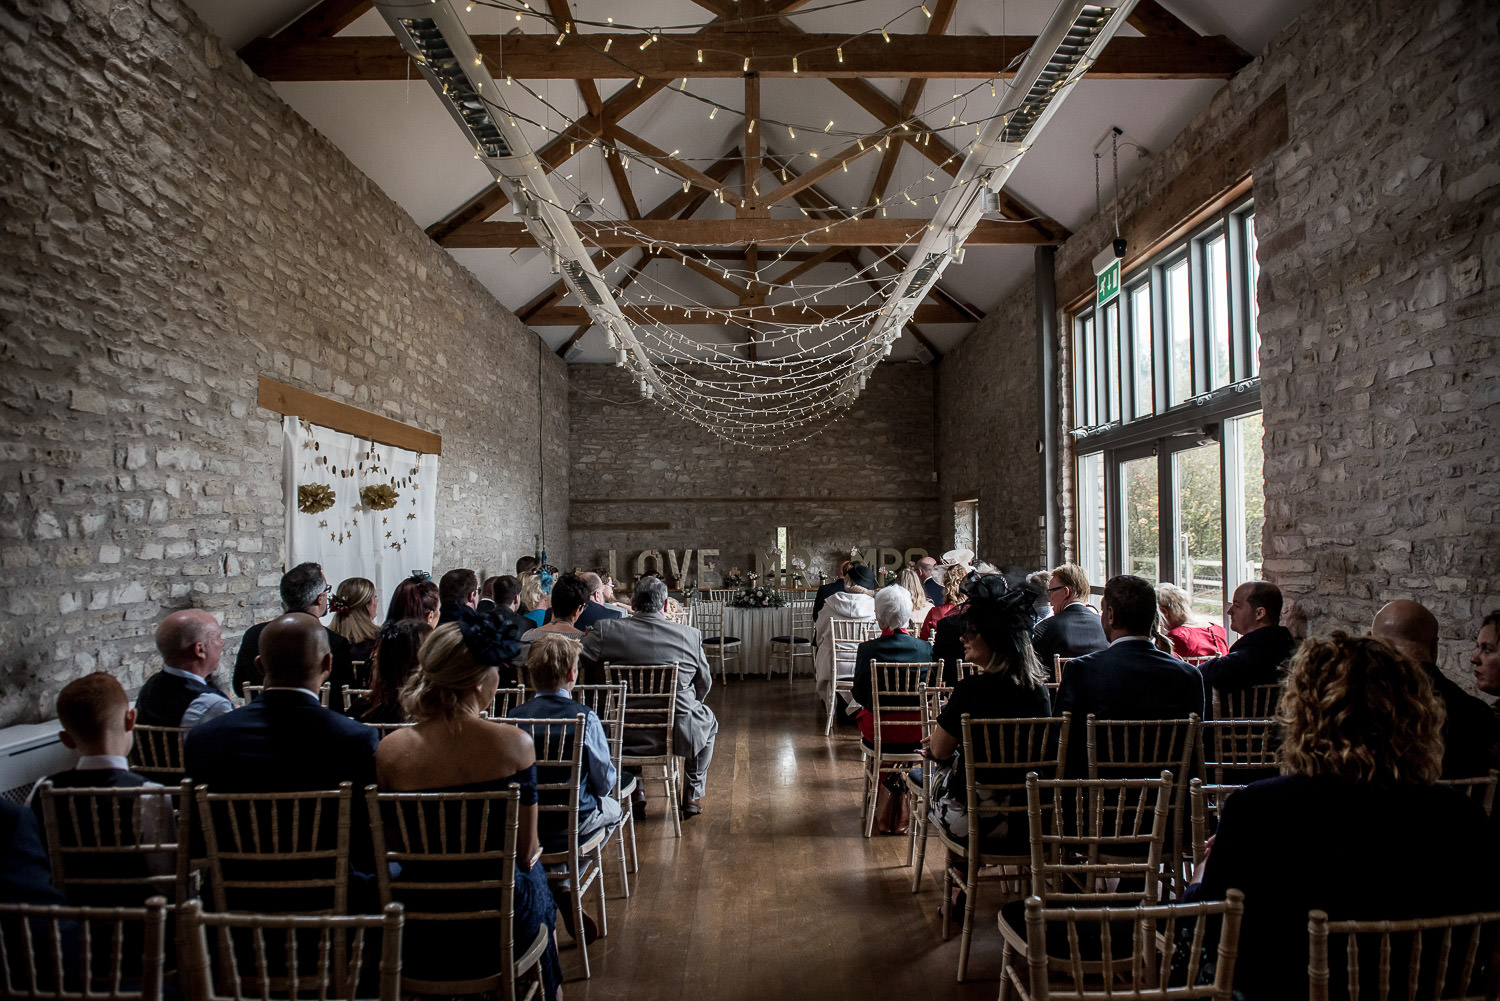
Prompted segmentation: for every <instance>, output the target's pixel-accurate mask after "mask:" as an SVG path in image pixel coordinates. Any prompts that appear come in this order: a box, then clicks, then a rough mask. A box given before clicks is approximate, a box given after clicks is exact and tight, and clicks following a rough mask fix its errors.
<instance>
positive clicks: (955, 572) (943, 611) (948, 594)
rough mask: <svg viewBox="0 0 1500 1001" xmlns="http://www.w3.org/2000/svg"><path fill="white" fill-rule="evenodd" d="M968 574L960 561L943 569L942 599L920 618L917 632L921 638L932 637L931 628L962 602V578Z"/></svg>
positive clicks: (927, 638)
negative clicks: (920, 629) (920, 628)
mask: <svg viewBox="0 0 1500 1001" xmlns="http://www.w3.org/2000/svg"><path fill="white" fill-rule="evenodd" d="M968 576H969V568H968V567H967V566H965V565H964V564H961V563H954V564H952V565H951V566H949V567H947V568H946V569H945V570H944V571H943V600H942V603H941V604H938V605H935V606H933V607H932V608H930V609H929V610H928V612H927V617H926V618H924V619H923V620H922V631H921V633H920V634H919V635H920V636H921V638H922V639H924V640H930V639H932V630H933V629H934V628H935V627H936V626H937V624H938V623H939V622H941V621H942V620H943V619H946V618H947V617H948V616H950V615H952V614H953V613H954V612H955V611H957V610H958V607H959V606H960V605H962V604H963V603H964V580H965V579H966V578H967V577H968Z"/></svg>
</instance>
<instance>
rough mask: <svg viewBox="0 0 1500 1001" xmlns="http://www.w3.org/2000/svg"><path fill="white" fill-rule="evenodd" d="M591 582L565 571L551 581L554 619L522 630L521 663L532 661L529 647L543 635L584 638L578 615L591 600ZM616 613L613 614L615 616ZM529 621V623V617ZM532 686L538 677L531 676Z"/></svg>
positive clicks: (580, 614) (575, 639) (518, 660)
mask: <svg viewBox="0 0 1500 1001" xmlns="http://www.w3.org/2000/svg"><path fill="white" fill-rule="evenodd" d="M588 595H589V585H588V582H587V581H586V580H585V579H584V578H583V577H581V576H579V575H578V574H570V573H565V574H563V575H562V576H561V577H559V578H557V583H555V584H553V585H552V595H551V608H552V621H551V622H548V623H547V624H546V625H545V626H533V627H532V628H530V629H528V630H526V632H524V633H522V634H521V653H520V654H519V656H518V657H517V658H516V659H517V662H518V663H524V664H530V663H531V661H530V656H529V654H528V652H527V651H528V649H529V648H530V646H531V644H533V643H535V642H536V641H537V640H538V639H540V638H541V637H543V636H560V637H564V638H566V639H570V640H574V641H577V640H581V639H583V630H582V629H579V628H578V620H579V617H580V616H582V615H583V610H584V606H585V605H586V604H587V603H588ZM612 617H613V616H612ZM527 624H528V625H529V624H530V622H529V620H528V623H527ZM530 684H531V685H532V687H535V686H536V679H534V678H533V679H531V681H530Z"/></svg>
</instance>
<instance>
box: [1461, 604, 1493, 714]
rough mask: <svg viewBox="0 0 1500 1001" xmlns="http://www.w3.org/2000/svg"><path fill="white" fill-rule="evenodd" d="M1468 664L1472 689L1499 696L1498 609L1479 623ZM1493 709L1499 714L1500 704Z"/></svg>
mask: <svg viewBox="0 0 1500 1001" xmlns="http://www.w3.org/2000/svg"><path fill="white" fill-rule="evenodd" d="M1469 663H1470V664H1472V665H1473V666H1474V687H1476V688H1478V689H1479V690H1480V691H1481V692H1483V693H1484V694H1486V695H1500V609H1496V610H1495V611H1493V612H1491V613H1489V614H1488V615H1486V616H1485V617H1484V619H1483V621H1481V622H1480V625H1479V635H1478V636H1477V637H1475V639H1474V652H1473V653H1471V654H1469ZM1495 709H1496V711H1497V712H1500V702H1497V703H1495Z"/></svg>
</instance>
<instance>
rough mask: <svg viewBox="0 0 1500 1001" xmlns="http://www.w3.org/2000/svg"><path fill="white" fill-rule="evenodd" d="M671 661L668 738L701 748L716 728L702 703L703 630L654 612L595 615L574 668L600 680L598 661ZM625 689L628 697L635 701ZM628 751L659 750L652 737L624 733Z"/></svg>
mask: <svg viewBox="0 0 1500 1001" xmlns="http://www.w3.org/2000/svg"><path fill="white" fill-rule="evenodd" d="M674 661H675V662H676V663H677V718H676V725H675V726H674V728H673V736H672V739H673V741H674V744H675V749H676V750H686V749H693V750H694V751H695V752H696V751H697V750H701V749H702V748H703V747H704V746H706V745H707V744H708V742H709V741H710V740H711V739H712V738H713V735H714V732H715V731H716V730H717V729H718V720H717V719H716V718H715V717H714V711H713V710H712V709H710V708H709V707H708V706H706V705H704V704H703V700H704V699H706V698H708V692H709V689H711V688H713V684H714V679H713V675H712V674H711V673H710V671H709V667H708V658H707V657H705V656H704V654H703V634H702V633H701V632H699V631H698V630H697V629H694V628H693V627H692V626H684V625H681V624H680V623H677V622H673V621H672V620H671V619H669V618H667V617H666V616H665V615H663V614H662V613H660V612H634V613H632V614H631V615H629V616H625V617H623V618H618V619H601V620H599V621H598V622H596V623H594V628H593V629H590V630H589V631H588V633H587V634H586V635H585V636H584V637H583V649H582V653H581V655H580V656H579V670H580V672H581V673H582V674H583V678H584V681H585V682H587V683H589V684H600V683H602V682H604V681H605V680H606V679H605V677H604V665H605V663H610V664H670V663H672V662H674ZM635 697H636V696H635V693H633V692H632V693H631V695H630V698H631V700H634V699H635ZM624 750H625V752H626V753H628V754H654V753H658V752H659V751H660V750H661V747H660V745H659V744H656V743H655V742H654V741H652V742H645V741H640V742H637V743H635V744H632V743H631V734H630V731H628V730H627V731H626V735H625V747H624Z"/></svg>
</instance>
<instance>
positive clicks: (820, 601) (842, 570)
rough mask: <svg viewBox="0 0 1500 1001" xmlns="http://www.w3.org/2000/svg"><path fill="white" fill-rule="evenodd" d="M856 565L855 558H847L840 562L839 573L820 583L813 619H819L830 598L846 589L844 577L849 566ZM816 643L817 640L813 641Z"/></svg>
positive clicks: (814, 597)
mask: <svg viewBox="0 0 1500 1001" xmlns="http://www.w3.org/2000/svg"><path fill="white" fill-rule="evenodd" d="M853 565H854V560H845V561H844V562H842V563H840V564H839V575H838V576H837V577H835V578H834V579H833V580H831V581H828V582H827V583H826V584H819V585H818V593H817V594H815V595H813V621H814V622H816V621H817V620H818V613H820V612H821V611H823V606H824V605H825V604H826V603H827V602H828V599H829V598H830V597H831V596H833V595H835V594H838V593H839V592H840V591H842V590H843V589H844V577H845V576H846V575H847V574H848V573H849V568H850V567H851V566H853ZM813 642H814V643H816V642H817V640H814V641H813Z"/></svg>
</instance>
